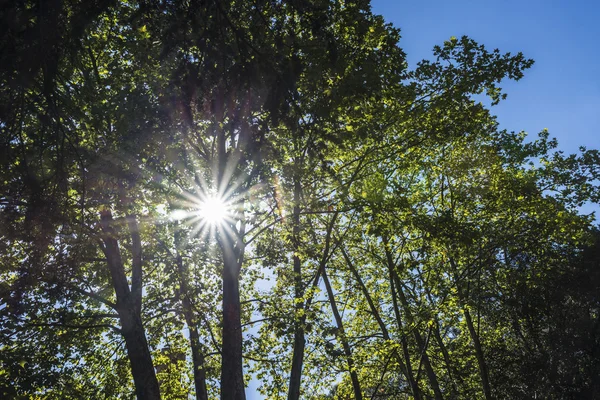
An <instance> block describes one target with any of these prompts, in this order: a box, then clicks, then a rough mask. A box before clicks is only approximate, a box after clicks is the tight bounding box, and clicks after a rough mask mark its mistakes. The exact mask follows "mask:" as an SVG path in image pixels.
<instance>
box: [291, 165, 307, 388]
mask: <svg viewBox="0 0 600 400" xmlns="http://www.w3.org/2000/svg"><path fill="white" fill-rule="evenodd" d="M301 190H302V187H301V185H300V180H299V179H298V178H297V177H294V200H293V201H294V211H293V215H292V223H293V224H294V225H293V227H292V246H293V251H294V300H295V315H296V316H295V318H296V319H295V322H294V324H295V326H294V352H293V355H292V368H291V371H290V383H289V387H288V400H298V399H299V398H300V384H301V382H302V366H303V364H304V348H305V346H306V338H305V336H304V335H305V332H304V324H305V323H306V316H305V313H303V312H302V311H303V310H304V288H303V282H302V264H301V262H300V257H299V256H298V251H299V247H300V237H299V236H300V194H301ZM298 316H300V317H298Z"/></svg>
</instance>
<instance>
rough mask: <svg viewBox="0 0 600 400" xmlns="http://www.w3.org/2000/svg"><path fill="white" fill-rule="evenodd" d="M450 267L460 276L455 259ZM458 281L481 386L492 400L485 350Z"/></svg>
mask: <svg viewBox="0 0 600 400" xmlns="http://www.w3.org/2000/svg"><path fill="white" fill-rule="evenodd" d="M449 262H450V266H451V267H452V269H453V270H454V273H455V275H456V277H458V276H459V274H458V265H457V264H456V262H455V261H454V258H452V257H450V258H449ZM455 280H456V290H457V292H458V300H459V302H460V304H461V306H462V307H463V310H464V311H463V314H464V316H465V321H466V322H467V328H468V329H469V335H470V336H471V340H472V341H473V347H475V357H476V358H477V364H478V366H479V377H480V378H481V386H482V388H483V395H484V396H485V398H486V400H491V399H492V389H491V385H490V378H489V371H488V367H487V364H486V362H485V356H484V354H483V349H482V347H481V342H480V340H479V334H478V333H477V331H476V330H475V326H474V325H473V319H472V318H471V313H470V312H469V308H468V305H467V297H468V291H467V295H465V294H464V292H463V291H462V289H461V287H460V284H459V282H458V278H455Z"/></svg>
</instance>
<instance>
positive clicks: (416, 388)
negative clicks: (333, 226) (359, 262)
mask: <svg viewBox="0 0 600 400" xmlns="http://www.w3.org/2000/svg"><path fill="white" fill-rule="evenodd" d="M341 251H342V255H343V256H344V259H345V260H346V264H347V265H348V268H350V272H352V274H353V275H354V278H355V279H356V281H357V282H358V286H359V287H360V290H361V291H362V292H363V296H365V299H366V300H367V304H368V305H369V308H370V310H371V314H372V315H373V317H374V318H375V320H376V321H377V324H378V325H379V329H380V330H381V334H382V335H383V339H384V340H391V338H390V333H389V331H388V329H387V326H386V325H385V323H384V322H383V319H382V318H381V315H380V314H379V310H377V307H375V303H374V302H373V299H372V298H371V294H370V293H369V291H368V289H367V287H366V286H365V284H364V282H363V280H362V278H361V277H360V274H359V273H358V270H357V269H356V267H355V266H354V263H352V260H351V259H350V256H349V255H348V253H347V252H346V250H345V249H344V248H343V247H342V248H341ZM393 354H394V356H395V357H396V359H397V360H398V364H400V369H401V370H402V373H403V374H404V376H405V377H406V379H407V380H408V383H409V385H410V388H411V391H412V394H413V397H414V398H415V400H420V398H421V394H420V391H419V385H418V384H417V382H416V381H415V380H414V376H413V374H412V371H409V369H408V367H407V366H406V364H405V363H404V360H403V359H402V357H401V356H400V354H399V353H398V351H397V350H396V349H394V350H393ZM409 362H410V360H409Z"/></svg>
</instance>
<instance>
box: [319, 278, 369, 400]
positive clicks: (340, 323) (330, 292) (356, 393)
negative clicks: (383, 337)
mask: <svg viewBox="0 0 600 400" xmlns="http://www.w3.org/2000/svg"><path fill="white" fill-rule="evenodd" d="M321 275H322V276H323V283H325V289H326V290H327V297H329V304H330V305H331V311H332V312H333V317H334V319H335V323H336V325H337V329H338V334H337V335H336V336H337V337H338V338H339V339H340V341H341V342H342V347H343V349H344V355H345V356H346V360H347V362H348V371H349V372H350V380H351V381H352V389H353V390H354V398H355V399H356V400H362V390H361V388H360V382H359V381H358V375H357V374H356V369H355V368H354V360H353V359H352V350H351V349H350V344H349V343H348V338H347V337H346V332H345V331H344V324H343V321H342V316H341V315H340V312H339V310H338V307H337V304H336V303H335V298H334V295H333V289H332V288H331V284H330V283H329V278H328V277H327V272H326V270H325V268H323V269H322V270H321Z"/></svg>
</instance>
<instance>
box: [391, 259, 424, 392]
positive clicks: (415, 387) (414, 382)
mask: <svg viewBox="0 0 600 400" xmlns="http://www.w3.org/2000/svg"><path fill="white" fill-rule="evenodd" d="M389 273H390V278H389V279H390V288H391V291H392V305H393V307H394V315H395V317H396V324H397V325H398V333H399V334H400V343H401V344H402V353H403V354H404V360H405V362H406V372H407V376H408V382H409V383H410V386H411V390H412V392H413V396H414V398H415V400H417V399H421V389H419V383H418V382H417V380H416V379H415V376H414V374H413V370H412V363H411V361H410V351H409V349H408V341H407V340H406V335H405V334H404V332H403V331H402V318H401V315H400V307H398V300H397V295H396V284H395V283H394V279H393V275H392V271H390V272H389Z"/></svg>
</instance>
